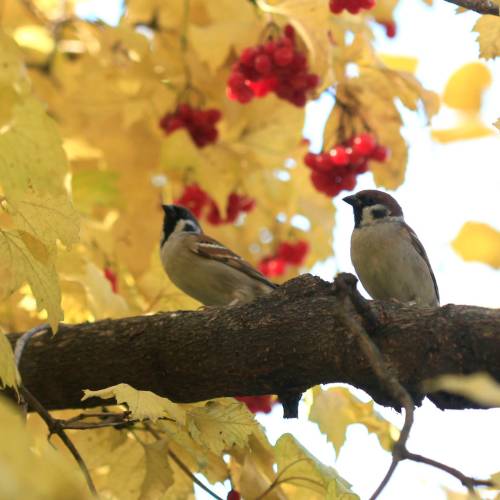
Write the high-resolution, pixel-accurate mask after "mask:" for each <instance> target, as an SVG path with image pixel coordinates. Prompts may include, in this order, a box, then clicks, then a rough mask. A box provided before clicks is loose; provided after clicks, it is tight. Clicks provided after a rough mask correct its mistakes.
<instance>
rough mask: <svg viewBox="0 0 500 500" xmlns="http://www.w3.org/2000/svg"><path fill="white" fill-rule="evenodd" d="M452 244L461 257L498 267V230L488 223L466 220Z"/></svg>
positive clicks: (499, 255) (499, 266) (499, 248)
mask: <svg viewBox="0 0 500 500" xmlns="http://www.w3.org/2000/svg"><path fill="white" fill-rule="evenodd" d="M452 245H453V249H454V250H455V252H457V253H458V254H459V255H460V256H461V257H462V259H464V260H467V261H478V262H483V263H484V264H488V265H490V266H492V267H494V268H496V269H500V232H499V231H496V230H495V229H493V228H492V227H491V226H489V225H488V224H483V223H481V222H466V223H465V224H464V225H463V226H462V229H461V230H460V232H459V233H458V236H457V237H456V238H455V240H454V241H453V243H452Z"/></svg>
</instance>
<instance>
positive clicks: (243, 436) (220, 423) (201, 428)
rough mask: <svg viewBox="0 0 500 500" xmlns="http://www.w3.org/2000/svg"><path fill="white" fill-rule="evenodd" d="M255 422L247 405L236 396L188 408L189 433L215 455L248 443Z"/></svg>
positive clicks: (255, 424)
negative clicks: (199, 406) (235, 398)
mask: <svg viewBox="0 0 500 500" xmlns="http://www.w3.org/2000/svg"><path fill="white" fill-rule="evenodd" d="M256 426H257V422H256V421H255V419H254V416H253V415H252V414H251V413H250V412H249V411H248V409H247V407H246V406H245V405H244V404H242V403H240V402H238V401H236V400H234V399H221V400H216V401H208V402H207V403H205V406H204V407H201V408H194V409H193V410H190V411H189V412H188V429H189V433H190V434H191V436H192V437H193V439H194V440H195V441H197V442H199V443H201V444H203V445H204V446H206V447H207V448H208V449H209V450H211V451H212V452H213V453H215V454H216V455H220V454H221V453H222V452H223V451H224V450H227V449H231V448H232V447H233V446H240V447H245V446H247V443H248V438H249V436H250V435H251V434H252V433H253V432H254V430H255V428H256Z"/></svg>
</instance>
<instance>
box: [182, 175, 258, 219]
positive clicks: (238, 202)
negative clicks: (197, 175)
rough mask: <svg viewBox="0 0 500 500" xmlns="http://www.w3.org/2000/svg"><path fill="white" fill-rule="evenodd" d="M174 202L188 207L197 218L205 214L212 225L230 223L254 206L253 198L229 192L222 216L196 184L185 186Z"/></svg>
mask: <svg viewBox="0 0 500 500" xmlns="http://www.w3.org/2000/svg"><path fill="white" fill-rule="evenodd" d="M174 203H176V204H177V205H182V206H183V207H186V208H189V210H191V212H193V214H194V215H195V216H196V217H198V218H199V217H201V216H202V215H204V216H206V219H207V221H208V222H210V224H214V225H219V224H232V223H233V222H234V221H235V220H236V219H237V218H238V215H240V213H244V212H250V211H251V210H252V209H253V208H254V207H255V200H254V199H253V198H250V197H249V196H244V195H243V196H241V195H239V194H236V193H231V194H230V195H229V197H228V200H227V210H226V216H225V217H223V216H222V215H221V213H220V210H219V207H218V206H217V204H216V203H215V201H214V200H213V199H212V198H211V197H210V195H209V194H208V193H207V192H206V191H204V190H203V189H201V188H200V186H198V184H190V185H189V186H185V188H184V192H183V193H182V196H181V197H180V198H178V199H177V200H175V201H174Z"/></svg>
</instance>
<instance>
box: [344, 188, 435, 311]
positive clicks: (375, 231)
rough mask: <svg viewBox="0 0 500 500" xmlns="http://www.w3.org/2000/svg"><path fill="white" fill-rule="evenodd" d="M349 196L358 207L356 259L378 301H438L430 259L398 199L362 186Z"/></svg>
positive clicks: (360, 273) (353, 257) (424, 303)
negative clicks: (407, 221) (409, 223)
mask: <svg viewBox="0 0 500 500" xmlns="http://www.w3.org/2000/svg"><path fill="white" fill-rule="evenodd" d="M344 201H345V202H346V203H348V204H349V205H351V206H352V208H353V210H354V230H353V232H352V237H351V260H352V263H353V265H354V269H355V270H356V273H357V275H358V277H359V279H360V281H361V283H362V284H363V286H364V287H365V289H366V291H367V292H368V293H369V294H370V295H371V296H372V297H373V298H374V299H378V300H389V299H396V300H398V301H400V302H408V303H415V304H418V305H422V306H431V307H437V306H439V291H438V286H437V283H436V278H435V277H434V273H433V272H432V268H431V265H430V263H429V259H428V257H427V254H426V252H425V249H424V247H423V246H422V243H420V241H419V239H418V238H417V235H416V234H415V233H414V231H413V230H412V229H411V227H410V226H408V225H407V224H406V222H405V220H404V217H403V210H402V209H401V207H400V206H399V204H398V202H397V201H396V200H395V199H394V198H393V197H392V196H390V195H389V194H387V193H383V192H382V191H377V190H366V191H360V192H359V193H357V194H354V195H352V196H347V197H346V198H344Z"/></svg>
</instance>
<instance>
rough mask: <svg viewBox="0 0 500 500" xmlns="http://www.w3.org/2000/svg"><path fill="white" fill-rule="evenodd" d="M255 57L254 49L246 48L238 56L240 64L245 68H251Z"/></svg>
mask: <svg viewBox="0 0 500 500" xmlns="http://www.w3.org/2000/svg"><path fill="white" fill-rule="evenodd" d="M256 55H257V51H256V50H255V48H254V47H247V48H246V49H245V50H244V51H243V52H242V53H241V56H240V61H241V64H244V65H245V66H253V61H254V59H255V56H256Z"/></svg>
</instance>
